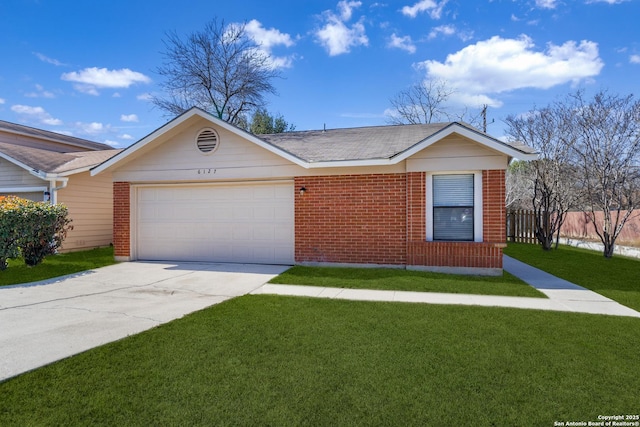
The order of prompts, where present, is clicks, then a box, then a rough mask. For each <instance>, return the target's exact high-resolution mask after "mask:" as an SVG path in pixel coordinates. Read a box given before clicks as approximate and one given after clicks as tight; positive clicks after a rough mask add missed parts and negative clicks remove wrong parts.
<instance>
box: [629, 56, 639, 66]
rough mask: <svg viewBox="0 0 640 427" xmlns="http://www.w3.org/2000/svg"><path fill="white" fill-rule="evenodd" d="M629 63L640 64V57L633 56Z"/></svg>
mask: <svg viewBox="0 0 640 427" xmlns="http://www.w3.org/2000/svg"><path fill="white" fill-rule="evenodd" d="M629 62H631V63H632V64H640V55H631V56H630V57H629Z"/></svg>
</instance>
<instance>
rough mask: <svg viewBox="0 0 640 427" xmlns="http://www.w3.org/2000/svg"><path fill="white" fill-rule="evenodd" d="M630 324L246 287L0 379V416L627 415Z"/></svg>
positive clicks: (277, 419)
mask: <svg viewBox="0 0 640 427" xmlns="http://www.w3.org/2000/svg"><path fill="white" fill-rule="evenodd" d="M639 341H640V320H639V319H634V318H624V317H609V316H596V315H588V314H577V313H557V312H545V311H534V310H514V309H506V308H487V307H463V306H434V305H422V304H402V303H386V302H354V301H340V300H322V299H309V298H293V297H279V296H267V295H251V296H244V297H240V298H236V299H233V300H229V301H227V302H225V303H222V304H219V305H216V306H213V307H211V308H209V309H206V310H203V311H200V312H197V313H194V314H192V315H189V316H186V317H184V318H182V319H179V320H176V321H174V322H171V323H168V324H165V325H163V326H160V327H158V328H155V329H152V330H150V331H147V332H145V333H142V334H139V335H135V336H133V337H129V338H127V339H124V340H121V341H118V342H115V343H112V344H108V345H106V346H103V347H100V348H97V349H94V350H91V351H88V352H85V353H83V354H81V355H78V356H76V357H73V358H70V359H66V360H63V361H61V362H58V363H55V364H53V365H50V366H47V367H44V368H41V369H38V370H36V371H33V372H30V373H27V374H24V375H21V376H19V377H16V378H13V379H10V380H7V381H5V382H3V383H0V425H3V426H30V425H68V426H75V425H92V426H93V425H95V426H100V425H105V426H107V425H129V426H137V425H141V426H142V425H144V426H146V425H166V426H171V425H282V426H286V425H389V426H394V425H398V426H405V425H474V426H492V425H498V426H511V425H545V426H546V425H553V423H554V421H563V422H564V421H568V420H569V421H585V422H586V421H596V420H597V416H598V415H610V414H637V413H638V395H637V390H640V376H639V375H638V374H637V367H638V366H640V352H638V351H637V346H636V345H634V343H637V342H639Z"/></svg>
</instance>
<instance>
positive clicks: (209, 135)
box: [196, 128, 220, 154]
mask: <svg viewBox="0 0 640 427" xmlns="http://www.w3.org/2000/svg"><path fill="white" fill-rule="evenodd" d="M219 142H220V138H218V133H217V132H216V131H215V130H213V129H211V128H206V129H202V130H201V131H200V132H199V133H198V136H197V138H196V146H197V147H198V150H200V152H201V153H203V154H211V153H213V152H214V151H216V148H218V144H219Z"/></svg>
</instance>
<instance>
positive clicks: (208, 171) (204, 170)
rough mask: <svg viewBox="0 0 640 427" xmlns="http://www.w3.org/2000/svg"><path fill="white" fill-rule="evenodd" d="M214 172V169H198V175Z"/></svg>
mask: <svg viewBox="0 0 640 427" xmlns="http://www.w3.org/2000/svg"><path fill="white" fill-rule="evenodd" d="M211 173H216V169H198V175H208V174H211Z"/></svg>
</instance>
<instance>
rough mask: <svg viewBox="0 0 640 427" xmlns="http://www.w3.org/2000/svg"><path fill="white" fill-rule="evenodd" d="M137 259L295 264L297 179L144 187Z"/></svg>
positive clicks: (140, 198)
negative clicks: (284, 181)
mask: <svg viewBox="0 0 640 427" xmlns="http://www.w3.org/2000/svg"><path fill="white" fill-rule="evenodd" d="M137 192H138V197H137V208H136V211H137V217H136V220H137V227H136V233H137V240H136V249H137V257H138V259H147V260H175V261H210V262H243V263H266V264H291V263H293V259H294V257H293V253H294V251H293V246H294V233H293V229H294V227H293V202H294V201H293V195H294V190H293V183H291V182H288V183H265V184H251V185H248V184H240V183H239V184H228V185H227V184H225V185H211V186H189V185H184V186H171V187H169V186H167V187H161V186H159V187H140V188H138V191H137Z"/></svg>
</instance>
